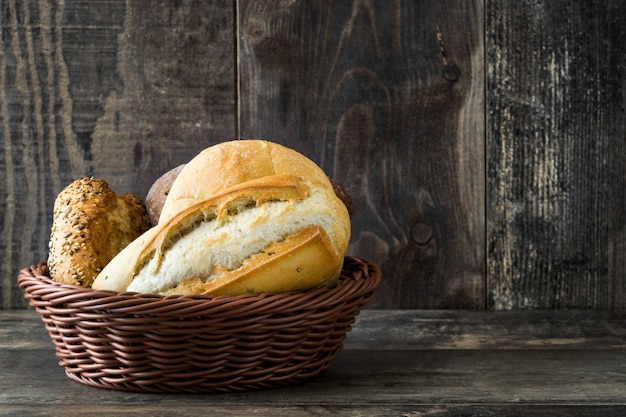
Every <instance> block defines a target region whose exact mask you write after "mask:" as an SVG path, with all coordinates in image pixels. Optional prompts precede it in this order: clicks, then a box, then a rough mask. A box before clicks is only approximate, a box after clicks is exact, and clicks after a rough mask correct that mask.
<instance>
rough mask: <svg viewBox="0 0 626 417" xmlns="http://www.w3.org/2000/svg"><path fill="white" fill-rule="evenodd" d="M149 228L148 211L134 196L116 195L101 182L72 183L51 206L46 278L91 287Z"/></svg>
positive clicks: (92, 180)
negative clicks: (51, 219)
mask: <svg viewBox="0 0 626 417" xmlns="http://www.w3.org/2000/svg"><path fill="white" fill-rule="evenodd" d="M149 226H150V224H149V221H148V216H147V212H146V208H145V206H144V204H143V202H142V201H141V199H140V198H139V197H138V196H136V195H134V194H122V195H117V194H116V193H115V192H114V191H113V190H112V189H111V188H110V187H109V185H108V184H107V183H106V182H105V181H104V180H100V179H94V178H88V177H84V178H80V179H77V180H75V181H73V182H72V183H70V184H69V185H68V186H67V187H65V188H64V189H63V190H62V191H61V192H60V193H59V194H58V195H57V198H56V199H55V202H54V211H53V223H52V229H51V232H50V241H49V254H48V267H49V271H50V277H51V278H52V279H54V280H55V281H58V282H63V283H66V284H72V285H78V286H81V287H87V288H88V287H91V285H92V283H93V281H94V279H95V278H96V276H97V275H98V274H99V273H100V271H101V270H102V269H103V268H104V266H105V265H106V264H107V263H108V262H109V261H110V260H111V259H113V257H114V256H115V255H117V253H118V252H120V251H121V250H122V249H123V248H124V247H126V246H127V245H128V244H129V243H130V242H131V241H133V240H134V239H135V238H136V237H138V236H139V235H141V234H142V233H143V232H145V231H146V230H148V228H149Z"/></svg>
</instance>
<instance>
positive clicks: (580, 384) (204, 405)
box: [0, 310, 626, 417]
mask: <svg viewBox="0 0 626 417" xmlns="http://www.w3.org/2000/svg"><path fill="white" fill-rule="evenodd" d="M594 329H595V330H594ZM41 330H43V329H42V328H41V323H40V322H39V320H38V317H37V315H36V313H35V312H34V311H32V310H27V311H13V312H0V341H1V342H0V364H1V365H2V370H3V372H1V373H0V414H2V413H8V415H20V416H22V415H25V416H29V415H55V413H59V412H60V411H61V410H62V411H63V414H64V415H68V416H72V415H78V413H79V412H82V415H84V414H85V413H88V414H90V415H92V414H93V415H105V413H106V414H107V415H112V414H113V415H116V414H119V413H120V411H121V410H122V408H123V409H124V412H125V413H132V414H133V415H138V416H148V415H150V416H160V415H171V414H172V413H175V412H176V411H180V410H181V409H182V408H184V413H185V415H201V414H202V415H205V414H206V411H207V409H210V410H211V412H213V413H216V414H219V415H226V416H230V415H250V414H253V413H256V414H260V415H266V414H268V413H270V414H271V415H276V416H279V417H280V416H284V415H303V416H307V415H320V414H324V415H325V414H332V415H339V416H348V415H352V416H357V415H358V416H375V415H397V416H411V417H413V416H420V415H434V416H458V415H471V416H483V415H484V416H490V415H507V416H545V415H578V414H580V415H592V416H596V415H605V416H619V415H623V413H624V411H625V410H626V401H625V399H624V395H623V392H624V389H626V350H625V349H624V346H623V340H624V332H625V330H626V329H625V327H624V317H623V313H618V312H614V313H611V312H582V311H579V312H564V311H558V312H556V311H505V312H478V311H450V310H447V311H434V310H384V311H383V310H380V311H374V310H366V311H364V312H363V313H361V315H360V316H359V319H358V320H357V322H356V323H355V325H354V329H353V331H352V332H351V333H350V334H349V336H348V339H347V340H346V344H345V349H344V351H343V352H341V354H340V355H339V356H338V357H337V358H336V359H335V361H334V362H333V363H332V364H331V366H330V367H329V368H328V369H327V370H326V371H325V372H324V373H322V374H321V375H320V376H319V377H317V378H315V379H313V380H311V381H309V382H306V383H303V384H299V385H296V386H291V387H286V388H279V389H273V390H264V391H258V392H246V393H229V394H219V395H154V394H135V393H126V392H117V391H108V390H102V389H97V388H92V387H88V386H85V385H83V384H79V383H76V382H74V381H71V380H69V379H68V378H67V377H66V376H65V374H64V372H63V369H62V368H61V367H59V366H58V365H57V360H56V358H55V356H54V350H53V348H52V345H51V344H50V343H49V341H48V340H47V338H46V336H45V334H43V332H42V331H41ZM461 334H464V335H466V337H465V338H464V339H462V338H460V337H459V336H460V335H461ZM522 335H526V336H527V338H528V342H526V343H525V342H524V341H523V340H521V339H522ZM489 338H492V341H491V342H490V341H489V340H488V339H489ZM618 338H622V344H621V345H620V344H614V345H612V346H608V347H607V342H609V344H611V341H613V342H614V341H616V340H617V339H618ZM476 341H478V342H476ZM43 342H47V343H48V344H47V345H46V344H45V343H43ZM122 404H123V407H122ZM620 413H622V414H620Z"/></svg>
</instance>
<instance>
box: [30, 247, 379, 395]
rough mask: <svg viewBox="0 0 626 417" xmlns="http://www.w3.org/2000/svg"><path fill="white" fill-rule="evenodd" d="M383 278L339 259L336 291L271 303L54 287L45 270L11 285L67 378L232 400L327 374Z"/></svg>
mask: <svg viewBox="0 0 626 417" xmlns="http://www.w3.org/2000/svg"><path fill="white" fill-rule="evenodd" d="M380 279H381V272H380V269H379V268H378V267H377V266H376V265H375V264H374V263H372V262H370V261H367V260H363V259H359V258H353V257H346V258H345V261H344V267H343V271H342V273H341V278H340V279H339V282H338V283H337V284H336V285H333V286H328V287H323V288H317V289H312V290H308V291H295V292H288V293H276V294H259V295H242V296H218V297H210V296H189V295H188V296H160V295H150V294H137V293H118V292H114V291H100V290H93V289H88V288H81V287H77V286H73V285H67V284H61V283H58V282H55V281H53V280H51V279H50V277H49V275H48V268H47V265H46V264H45V263H40V264H39V265H33V266H31V267H30V268H24V269H22V270H21V271H20V272H19V275H18V284H19V286H20V288H22V289H23V290H24V297H25V298H26V299H28V300H29V303H30V305H31V306H33V307H34V308H35V310H36V311H37V312H38V313H39V314H40V316H41V318H42V321H43V322H44V324H45V326H46V330H47V331H48V333H49V335H50V338H51V339H52V342H53V343H54V346H55V348H56V355H57V357H58V358H59V365H60V366H63V367H64V368H65V373H66V374H67V376H68V377H69V378H71V379H73V380H76V381H78V382H81V383H83V384H86V385H90V386H95V387H99V388H105V389H114V390H121V391H134V392H155V393H210V392H237V391H251V390H258V389H266V388H274V387H279V386H286V385H292V384H295V383H298V382H302V381H305V380H307V379H310V378H312V377H314V376H316V375H318V374H319V373H320V372H322V371H323V370H324V369H326V368H327V367H328V366H329V365H330V362H331V361H332V360H333V359H334V358H335V357H336V356H337V354H338V353H339V351H340V350H341V349H342V346H343V340H344V339H345V337H346V334H347V333H348V332H349V331H350V329H351V325H352V324H353V323H354V320H355V317H356V315H357V314H359V312H360V310H361V309H362V308H363V307H364V306H365V304H367V302H368V301H369V300H370V299H371V297H372V293H373V291H374V289H375V288H376V287H377V286H378V284H379V282H380Z"/></svg>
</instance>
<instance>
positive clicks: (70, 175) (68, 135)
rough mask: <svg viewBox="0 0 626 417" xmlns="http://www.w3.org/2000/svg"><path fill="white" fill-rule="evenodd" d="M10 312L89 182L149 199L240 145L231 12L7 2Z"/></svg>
mask: <svg viewBox="0 0 626 417" xmlns="http://www.w3.org/2000/svg"><path fill="white" fill-rule="evenodd" d="M0 7H1V9H2V13H0V27H1V28H2V33H3V36H2V39H1V42H0V118H1V120H2V127H1V129H2V130H1V131H0V134H1V136H2V141H1V143H2V151H1V152H0V195H2V197H3V198H2V199H0V213H2V215H1V216H0V255H1V257H2V262H1V263H0V284H1V285H0V300H1V301H0V308H2V309H12V308H23V307H24V305H25V304H24V301H23V298H22V293H21V291H20V290H19V289H18V288H16V276H17V271H18V270H19V269H20V268H22V267H25V266H28V265H30V264H33V263H37V262H39V261H40V260H45V259H46V258H47V249H48V248H47V242H48V236H49V233H50V226H51V224H52V204H53V201H54V198H55V197H56V195H57V194H58V192H59V191H60V190H61V189H62V188H63V187H64V186H65V185H67V184H69V183H70V182H71V181H72V180H74V179H76V178H78V177H80V176H85V175H91V176H95V177H99V178H103V179H105V180H106V181H107V182H109V184H111V186H112V187H113V188H114V189H115V190H116V191H117V192H120V193H122V192H134V193H136V194H138V195H139V196H141V197H144V196H145V194H146V192H147V191H148V188H149V186H150V185H151V184H152V182H153V181H154V180H155V179H156V178H157V177H158V176H159V175H160V174H162V173H163V172H165V171H167V170H168V169H170V168H172V167H174V166H176V165H178V164H180V163H183V162H185V161H187V160H188V159H189V158H190V157H191V156H193V155H194V154H195V153H197V152H198V151H199V150H201V149H203V148H204V147H206V146H208V145H209V144H211V143H216V142H219V141H222V140H224V139H231V138H233V137H234V136H235V130H236V129H235V111H234V109H235V92H234V91H235V88H234V81H235V77H234V68H235V67H234V65H235V61H234V55H233V51H234V42H233V25H232V22H233V6H232V3H231V2H230V1H227V0H220V1H212V2H203V1H193V0H189V1H180V2H175V3H174V2H141V1H128V2H124V1H67V2H63V1H60V2H48V1H34V0H32V1H25V2H21V1H17V0H7V1H3V2H2V3H1V6H0Z"/></svg>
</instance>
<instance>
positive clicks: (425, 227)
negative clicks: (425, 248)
mask: <svg viewBox="0 0 626 417" xmlns="http://www.w3.org/2000/svg"><path fill="white" fill-rule="evenodd" d="M410 235H411V239H413V242H415V243H417V244H418V245H425V244H427V243H428V242H430V241H431V239H432V238H433V228H432V227H431V226H430V225H429V224H428V223H426V222H421V221H420V222H417V223H415V224H414V225H413V226H411V230H410Z"/></svg>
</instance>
